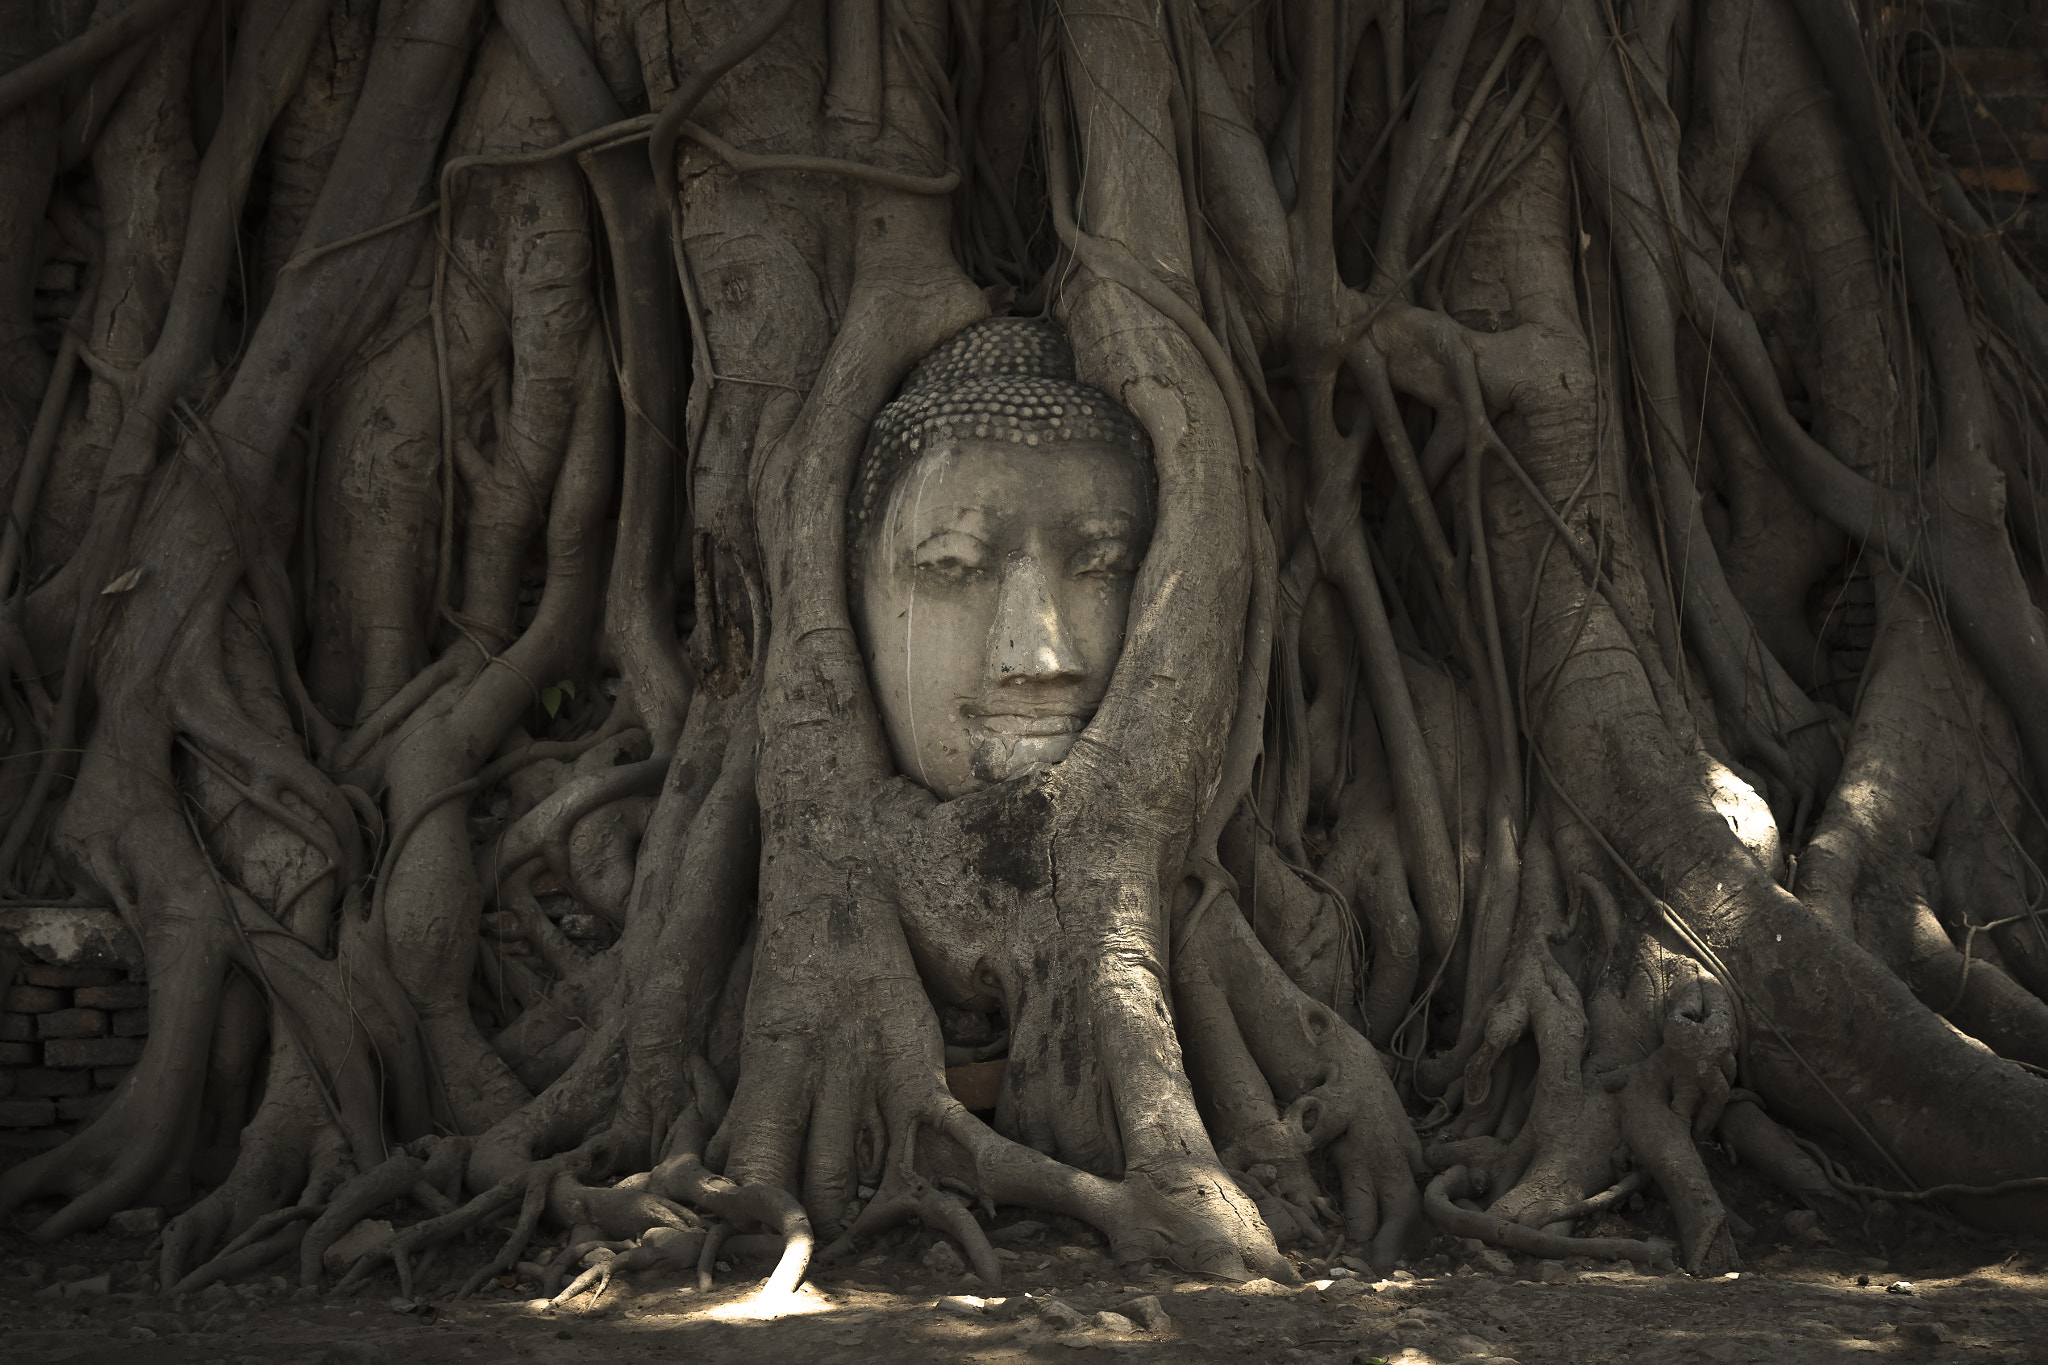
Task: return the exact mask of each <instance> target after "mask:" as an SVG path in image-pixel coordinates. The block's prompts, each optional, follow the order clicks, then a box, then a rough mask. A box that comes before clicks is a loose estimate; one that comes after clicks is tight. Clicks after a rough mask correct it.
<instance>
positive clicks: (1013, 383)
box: [846, 318, 1151, 545]
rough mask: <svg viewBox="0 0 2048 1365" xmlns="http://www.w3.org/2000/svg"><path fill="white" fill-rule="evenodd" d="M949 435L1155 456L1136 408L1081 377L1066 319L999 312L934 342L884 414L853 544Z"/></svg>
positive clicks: (858, 501) (872, 435) (850, 535)
mask: <svg viewBox="0 0 2048 1365" xmlns="http://www.w3.org/2000/svg"><path fill="white" fill-rule="evenodd" d="M945 441H1004V442H1009V443H1012V444H1016V445H1022V446H1029V447H1047V446H1051V445H1054V444H1056V443H1063V442H1067V441H1091V442H1097V443H1101V444H1107V445H1110V446H1114V447H1116V448H1117V449H1120V450H1128V451H1130V453H1131V454H1132V455H1133V456H1135V457H1136V458H1138V459H1140V460H1145V461H1149V460H1150V458H1151V446H1150V445H1149V443H1148V442H1147V441H1146V439H1145V433H1144V431H1143V430H1142V429H1140V428H1139V426H1138V424H1137V423H1136V422H1134V421H1132V420H1131V417H1130V414H1128V413H1126V412H1125V411H1124V410H1123V409H1122V408H1121V407H1119V406H1118V405H1117V403H1116V402H1115V401H1114V400H1113V399H1111V398H1110V396H1109V395H1108V394H1106V393H1104V392H1102V391H1101V390H1100V389H1095V388H1090V387H1089V386H1088V385H1086V384H1083V383H1081V382H1079V381H1078V380H1076V379H1075V378H1074V355H1073V352H1072V351H1071V350H1069V349H1068V348H1067V341H1066V338H1065V337H1064V336H1062V335H1061V334H1060V329H1059V328H1057V327H1055V326H1054V325H1053V324H1052V323H1050V322H1046V321H1044V320H1042V319H1038V318H989V319H987V320H986V321H983V322H977V323H975V324H973V325H972V326H970V327H964V328H962V329H961V330H960V331H958V332H956V333H954V334H953V336H952V337H951V338H950V339H949V340H947V341H944V342H941V343H940V344H939V345H938V346H936V347H934V348H933V349H932V351H931V352H930V354H928V355H926V356H925V358H924V359H923V360H921V361H919V362H918V366H917V368H916V369H915V370H912V371H911V373H910V378H909V379H907V380H905V381H904V384H903V389H902V392H901V393H899V394H898V395H897V396H896V398H895V400H894V401H893V402H891V403H890V404H889V405H888V406H887V407H885V408H883V409H882V410H881V412H879V413H877V414H876V415H875V421H874V425H872V426H871V427H869V428H868V448H867V455H866V457H865V458H864V459H863V460H862V461H861V467H860V475H859V477H858V478H857V479H856V480H855V482H854V487H853V495H852V496H851V497H849V498H848V499H847V507H846V514H847V541H848V544H849V545H857V544H859V541H860V537H861V533H862V531H863V530H865V529H866V527H867V524H868V522H869V521H870V520H871V519H872V518H873V517H874V516H876V515H877V514H878V513H879V512H880V511H881V509H882V508H883V507H885V506H886V505H887V503H888V499H889V493H890V490H891V489H893V488H894V487H895V484H896V476H897V475H898V474H900V473H902V471H903V470H904V468H905V467H907V466H908V465H909V464H910V463H911V462H912V461H914V460H915V459H916V458H917V457H918V456H919V455H920V454H922V453H923V452H924V451H926V450H929V449H930V448H931V447H932V446H933V445H935V444H939V443H941V442H945Z"/></svg>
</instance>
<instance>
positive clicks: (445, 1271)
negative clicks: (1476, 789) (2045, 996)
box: [0, 1205, 2048, 1365]
mask: <svg viewBox="0 0 2048 1365" xmlns="http://www.w3.org/2000/svg"><path fill="white" fill-rule="evenodd" d="M1640 1212H1641V1215H1642V1216H1641V1217H1640V1218H1639V1220H1636V1221H1632V1222H1622V1221H1617V1222H1616V1224H1615V1229H1614V1230H1617V1231H1619V1230H1621V1229H1622V1228H1624V1227H1637V1228H1638V1230H1641V1229H1642V1228H1643V1227H1647V1228H1648V1229H1651V1230H1654V1228H1655V1227H1656V1224H1657V1223H1658V1222H1659V1221H1660V1220H1659V1219H1658V1218H1657V1217H1656V1206H1654V1205H1651V1206H1649V1208H1648V1209H1647V1210H1646V1211H1640ZM1751 1213H1752V1214H1753V1219H1752V1221H1754V1222H1759V1223H1761V1222H1762V1221H1763V1220H1765V1219H1775V1221H1774V1222H1773V1223H1771V1224H1770V1226H1773V1227H1776V1228H1777V1229H1778V1230H1779V1231H1780V1232H1781V1233H1782V1234H1783V1235H1784V1237H1785V1240H1783V1241H1780V1242H1777V1243H1773V1242H1772V1241H1771V1240H1770V1238H1769V1236H1768V1235H1766V1234H1759V1233H1757V1232H1755V1231H1754V1229H1753V1230H1752V1235H1750V1236H1749V1237H1747V1238H1745V1239H1743V1248H1744V1251H1745V1253H1746V1254H1747V1256H1748V1257H1749V1268H1748V1269H1745V1270H1744V1271H1742V1272H1741V1273H1740V1274H1739V1275H1737V1276H1732V1277H1728V1278H1723V1279H1715V1280H1708V1281H1697V1280H1693V1279H1691V1278H1690V1277H1688V1276H1686V1275H1684V1274H1683V1273H1682V1272H1678V1271H1666V1272H1663V1273H1648V1274H1639V1273H1637V1272H1636V1271H1634V1270H1631V1269H1630V1268H1628V1267H1626V1266H1624V1265H1620V1264H1595V1263H1592V1262H1584V1261H1581V1262H1554V1261H1553V1262H1540V1261H1533V1260H1525V1259H1516V1260H1515V1261H1514V1262H1513V1264H1512V1266H1509V1265H1507V1264H1505V1263H1504V1262H1503V1260H1502V1258H1501V1253H1499V1252H1494V1251H1487V1250H1482V1249H1481V1248H1478V1247H1477V1246H1474V1245H1471V1244H1465V1243H1458V1242H1455V1241H1452V1240H1451V1239H1448V1238H1443V1237H1437V1238H1434V1239H1425V1240H1424V1241H1423V1242H1422V1243H1421V1244H1419V1245H1418V1246H1417V1247H1416V1248H1415V1255H1414V1257H1413V1259H1411V1260H1410V1261H1409V1262H1407V1263H1406V1268H1405V1269H1401V1270H1397V1271H1396V1272H1394V1274H1393V1276H1392V1277H1391V1278H1388V1279H1384V1280H1382V1279H1380V1278H1378V1277H1377V1276H1375V1275H1373V1274H1371V1273H1370V1272H1368V1273H1365V1274H1357V1273H1355V1272H1352V1271H1351V1269H1350V1267H1348V1266H1346V1265H1345V1264H1344V1263H1343V1261H1342V1259H1341V1257H1340V1258H1339V1259H1338V1260H1336V1261H1334V1262H1330V1261H1323V1260H1320V1259H1316V1258H1311V1257H1306V1256H1302V1257H1297V1258H1295V1261H1296V1265H1297V1268H1298V1270H1299V1273H1300V1274H1301V1276H1302V1278H1303V1280H1304V1281H1305V1283H1304V1284H1302V1285H1299V1286H1287V1285H1281V1284H1277V1283H1275V1282H1273V1281H1270V1280H1257V1281H1253V1282H1251V1283H1249V1284H1239V1285H1231V1284H1220V1283H1212V1282H1207V1281H1201V1280H1194V1279H1189V1278H1187V1277H1184V1276H1181V1275H1179V1274H1177V1273H1172V1272H1164V1271H1157V1270H1151V1269H1146V1268H1135V1269H1134V1268H1130V1267H1125V1268H1119V1267H1117V1266H1116V1265H1115V1264H1114V1263H1112V1262H1111V1261H1110V1259H1109V1258H1108V1256H1107V1255H1106V1254H1105V1249H1104V1247H1103V1244H1102V1242H1101V1241H1100V1239H1099V1238H1097V1237H1096V1236H1095V1234H1093V1233H1092V1232H1089V1231H1087V1230H1086V1229H1083V1228H1081V1227H1080V1226H1079V1225H1078V1224H1073V1225H1069V1224H1065V1223H1063V1222H1060V1220H1051V1221H1053V1222H1056V1223H1059V1225H1058V1226H1045V1225H1044V1224H1043V1223H1042V1222H1041V1221H1040V1220H1035V1219H1029V1218H1027V1216H1026V1215H1022V1214H1020V1213H1018V1212H1016V1211H1014V1210H1003V1211H1001V1214H1002V1216H1000V1217H999V1218H998V1219H997V1220H996V1223H997V1225H998V1226H999V1227H1002V1228H1007V1229H1009V1232H1008V1233H1007V1234H1003V1235H1004V1236H1006V1237H1007V1240H1004V1241H1003V1242H1002V1245H1001V1248H1000V1255H1001V1256H1002V1258H1003V1265H1004V1280H1005V1284H1004V1285H1003V1287H1002V1288H1001V1289H994V1288H991V1287H990V1286H987V1285H984V1284H982V1283H981V1282H980V1281H979V1280H977V1279H975V1278H974V1277H973V1276H972V1275H971V1273H969V1272H967V1271H965V1270H964V1269H962V1268H961V1267H960V1265H959V1259H958V1256H957V1255H956V1254H955V1253H954V1252H953V1250H952V1248H951V1245H950V1244H944V1245H941V1244H940V1243H939V1241H938V1239H937V1238H935V1237H934V1236H933V1234H931V1233H929V1232H925V1231H922V1230H919V1229H916V1228H909V1229H904V1230H902V1231H901V1232H899V1233H898V1234H896V1235H894V1236H892V1237H885V1238H884V1239H882V1241H881V1242H880V1243H878V1244H877V1245H875V1246H873V1247H870V1248H868V1249H867V1250H866V1252H865V1254H860V1255H857V1256H855V1257H852V1258H849V1259H848V1260H845V1261H842V1262H841V1263H839V1264H837V1265H833V1266H826V1267H822V1268H820V1269H818V1270H817V1271H816V1273H815V1274H814V1275H813V1276H812V1278H811V1280H810V1282H809V1283H807V1284H806V1285H805V1286H804V1287H803V1288H802V1289H801V1290H799V1292H798V1293H797V1294H796V1295H795V1296H793V1297H792V1298H790V1299H788V1300H785V1301H783V1302H782V1303H780V1304H777V1305H773V1306H765V1305H761V1304H759V1303H758V1302H756V1301H755V1296H754V1293H753V1291H754V1288H755V1286H756V1285H757V1284H758V1283H759V1281H760V1279H761V1277H762V1276H764V1275H765V1274H766V1273H767V1270H768V1262H767V1260H766V1259H765V1258H750V1257H741V1258H739V1259H738V1260H737V1261H731V1262H726V1263H724V1265H725V1267H726V1268H725V1269H724V1270H723V1271H722V1272H721V1273H720V1274H719V1275H718V1276H717V1280H716V1283H715V1284H714V1286H713V1287H712V1288H711V1289H710V1290H708V1291H700V1290H698V1289H697V1288H696V1287H695V1284H694V1276H686V1275H684V1274H682V1273H678V1272H667V1271H663V1272H652V1273H645V1274H643V1275H641V1276H639V1277H637V1280H636V1282H630V1283H629V1282H627V1281H626V1280H625V1279H623V1278H621V1279H618V1280H614V1281H613V1283H612V1284H611V1285H610V1287H609V1288H608V1289H607V1290H606V1291H605V1293H604V1296H603V1298H602V1299H601V1300H598V1301H596V1302H593V1301H592V1299H591V1298H590V1296H589V1295H588V1294H586V1295H584V1296H582V1297H581V1298H579V1299H577V1300H576V1301H574V1303H573V1304H572V1305H571V1306H566V1307H563V1308H560V1309H550V1308H547V1307H545V1306H544V1305H543V1304H542V1303H541V1302H540V1301H536V1300H534V1299H533V1298H532V1297H531V1296H532V1295H533V1294H535V1293H536V1292H537V1288H536V1286H535V1285H534V1284H533V1283H531V1282H528V1283H523V1284H522V1283H515V1284H512V1285H506V1286H502V1287H500V1286H493V1287H491V1288H489V1289H487V1291H486V1296H485V1297H481V1298H478V1299H473V1300H470V1301H467V1302H462V1303H450V1302H448V1301H447V1300H446V1298H445V1297H437V1296H436V1295H437V1294H438V1295H440V1296H445V1295H448V1294H452V1293H453V1291H454V1288H455V1285H456V1283H457V1282H459V1279H460V1275H459V1274H458V1273H457V1272H456V1270H455V1269H454V1268H453V1267H454V1266H455V1265H456V1262H457V1260H458V1259H459V1260H460V1262H461V1263H462V1266H461V1269H462V1272H463V1273H466V1271H467V1270H468V1268H469V1265H470V1264H471V1263H472V1262H480V1261H481V1260H482V1259H483V1258H484V1256H485V1255H486V1247H485V1245H484V1244H483V1243H481V1242H479V1243H478V1244H476V1245H474V1246H467V1247H460V1248H457V1249H456V1250H457V1251H459V1252H460V1253H461V1255H460V1257H459V1258H458V1257H454V1256H451V1257H449V1258H447V1259H445V1260H443V1261H442V1262H441V1263H440V1265H439V1267H438V1268H437V1269H434V1270H431V1271H430V1272H429V1274H428V1277H427V1278H428V1279H429V1280H434V1279H438V1278H442V1277H445V1279H446V1281H447V1282H446V1283H443V1284H438V1285H437V1286H436V1291H435V1293H430V1294H429V1295H428V1296H427V1297H426V1298H424V1299H423V1300H422V1301H421V1302H419V1303H416V1304H408V1303H407V1302H406V1301H404V1300H402V1299H395V1298H394V1295H395V1294H396V1293H397V1285H396V1282H395V1281H394V1280H393V1279H392V1278H391V1277H390V1276H389V1275H388V1273H387V1274H386V1275H385V1276H383V1277H382V1278H380V1279H377V1280H373V1281H372V1282H370V1283H369V1284H368V1285H367V1286H366V1287H365V1289H364V1290H363V1292H361V1293H359V1294H356V1295H354V1296H352V1297H338V1296H335V1295H331V1294H329V1295H315V1294H313V1293H312V1292H311V1291H305V1290H294V1289H293V1288H292V1287H291V1286H290V1285H289V1284H288V1283H287V1281H286V1279H285V1278H283V1276H281V1275H277V1276H273V1275H268V1274H266V1275H264V1276H261V1277H258V1278H254V1279H252V1280H250V1281H247V1282H244V1283H240V1284H236V1285H233V1286H228V1285H217V1286H214V1287H212V1288H209V1289H208V1290H206V1291H204V1292H201V1293H199V1294H195V1295H191V1296H187V1297H185V1298H182V1299H172V1300H167V1299H164V1298H161V1297H159V1296H158V1295H156V1294H154V1293H151V1292H148V1291H147V1289H146V1288H145V1286H146V1285H147V1284H148V1282H149V1280H148V1277H149V1275H150V1274H151V1273H152V1271H153V1268H154V1265H153V1261H152V1260H151V1259H150V1258H149V1255H148V1253H149V1249H150V1239H149V1238H148V1237H147V1236H134V1237H128V1238H122V1237H119V1236H115V1235H111V1234H106V1233H101V1234H94V1235H92V1236H87V1237H76V1238H72V1239H69V1240H67V1241H64V1242H60V1243H58V1244H56V1245H55V1246H38V1245H36V1244H34V1243H32V1242H30V1241H28V1240H27V1239H26V1238H24V1237H22V1236H20V1235H19V1234H18V1233H17V1232H14V1231H11V1230H10V1231H8V1232H6V1233H0V1275H4V1277H5V1278H4V1279H0V1361H4V1362H6V1365H44V1362H48V1363H49V1365H56V1363H57V1362H73V1363H75V1365H97V1363H98V1362H102V1361H107V1362H115V1361H118V1362H121V1365H171V1362H178V1363H179V1365H185V1363H186V1362H190V1363H191V1365H213V1363H216V1362H217V1363H218V1365H255V1363H256V1362H264V1363H265V1365H269V1362H289V1363H290V1365H453V1363H454V1362H462V1361H475V1362H491V1361H508V1360H524V1359H534V1360H545V1361H548V1362H551V1363H552V1362H566V1361H576V1360H620V1361H633V1360H663V1361H671V1360H676V1361H687V1362H691V1363H692V1365H698V1363H700V1362H701V1365H719V1363H720V1362H734V1365H738V1362H749V1363H750V1365H751V1362H756V1361H794V1362H800V1365H857V1363H858V1362H866V1361H927V1360H928V1361H966V1362H975V1363H976V1365H1026V1363H1027V1362H1054V1361H1057V1362H1070V1363H1071V1365H1085V1362H1088V1361H1111V1360H1121V1361H1146V1360H1151V1361H1160V1362H1166V1361H1184V1360H1185V1361H1243V1360H1272V1361H1284V1362H1294V1361H1300V1362H1312V1363H1313V1365H1374V1362H1376V1361H1386V1362H1391V1363H1392V1365H1451V1363H1452V1362H1464V1363H1465V1365H1482V1362H1483V1365H1508V1363H1509V1362H1520V1365H1620V1363H1621V1362H1633V1363H1637V1365H1640V1363H1643V1362H1659V1363H1660V1365H1661V1363H1662V1362H1674V1363H1676V1365H1692V1363H1693V1362H1714V1365H1738V1363H1740V1362H1754V1361H1768V1362H1780V1361H1784V1362H1800V1363H1801V1365H1805V1363H1806V1362H1812V1365H1827V1363H1828V1362H1837V1361H1901V1362H1905V1361H1910V1362H1914V1363H1915V1365H1922V1363H1936V1365H1938V1363H1940V1362H1958V1363H1960V1362H1969V1363H1970V1365H1990V1363H1991V1362H2014V1363H2017V1362H2023V1361H2024V1362H2044V1365H2048V1243H2044V1242H2042V1241H2038V1240H2032V1241H2030V1240H2013V1239H2003V1240H1992V1239H1986V1238H1983V1237H1979V1236H1968V1237H1965V1236H1963V1235H1960V1234H1958V1233H1956V1232H1954V1231H1949V1230H1944V1229H1942V1228H1939V1227H1936V1226H1932V1225H1930V1224H1928V1223H1926V1222H1924V1221H1921V1220H1918V1219H1915V1220H1910V1221H1909V1220H1906V1219H1903V1218H1899V1217H1897V1216H1896V1215H1894V1216H1892V1217H1890V1218H1888V1219H1882V1220H1879V1221H1877V1222H1873V1223H1866V1224H1865V1226H1864V1227H1863V1228H1862V1229H1851V1230H1848V1231H1847V1232H1844V1231H1842V1230H1840V1229H1838V1230H1837V1234H1836V1238H1835V1240H1834V1242H1833V1243H1831V1244H1829V1243H1820V1242H1819V1234H1817V1233H1815V1232H1812V1231H1806V1230H1805V1229H1804V1227H1803V1224H1802V1222H1801V1220H1800V1219H1799V1217H1798V1215H1797V1213H1796V1212H1795V1213H1794V1214H1793V1219H1792V1222H1791V1223H1790V1224H1789V1225H1787V1224H1786V1223H1785V1222H1784V1220H1783V1218H1782V1216H1780V1215H1776V1214H1774V1213H1773V1212H1772V1210H1770V1209H1768V1208H1765V1209H1756V1208H1752V1210H1751ZM1639 1224H1640V1226H1639ZM1802 1234H1803V1236H1804V1238H1805V1240H1806V1243H1807V1244H1806V1245H1804V1246H1801V1245H1797V1244H1796V1243H1797V1242H1798V1241H1799V1239H1800V1237H1801V1235H1802ZM1887 1234H1889V1235H1887ZM536 1259H538V1258H536ZM1361 1264H1362V1263H1361ZM275 1269H277V1270H285V1269H289V1267H288V1266H285V1265H282V1264H281V1265H279V1266H277V1267H275ZM100 1274H106V1275H108V1276H109V1278H108V1280H107V1281H106V1282H105V1291H104V1292H95V1291H96V1290H98V1289H99V1288H100V1286H99V1285H98V1284H96V1283H95V1282H94V1277H96V1276H98V1275H100ZM1900 1282H1906V1283H1905V1284H1904V1285H1901V1283H1900ZM67 1286H70V1288H69V1289H68V1291H67V1288H66V1287H67ZM998 1300H999V1301H998ZM1148 1300H1150V1302H1148ZM1097 1314H1108V1315H1110V1316H1104V1317H1100V1318H1098V1317H1097V1316H1096V1315H1097Z"/></svg>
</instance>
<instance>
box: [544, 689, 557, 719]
mask: <svg viewBox="0 0 2048 1365" xmlns="http://www.w3.org/2000/svg"><path fill="white" fill-rule="evenodd" d="M540 704H541V707H542V709H544V710H545V711H546V712H547V713H548V714H549V715H550V716H552V715H554V714H555V712H557V711H559V710H561V709H562V689H561V688H560V687H543V688H542V689H541V690H540Z"/></svg>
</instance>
